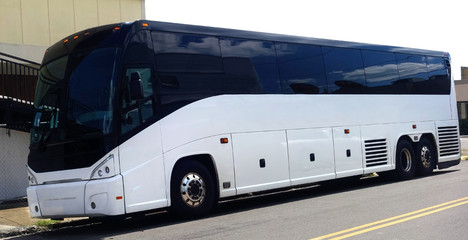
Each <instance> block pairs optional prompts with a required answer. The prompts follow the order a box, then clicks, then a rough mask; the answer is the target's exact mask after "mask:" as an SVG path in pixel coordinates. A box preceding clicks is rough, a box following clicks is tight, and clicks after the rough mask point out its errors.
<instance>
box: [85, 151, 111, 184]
mask: <svg viewBox="0 0 468 240" xmlns="http://www.w3.org/2000/svg"><path fill="white" fill-rule="evenodd" d="M114 175H115V170H114V154H111V155H109V157H107V158H106V160H104V161H103V162H102V163H100V164H99V165H98V166H97V167H96V168H95V169H94V170H93V172H92V173H91V177H90V178H91V179H99V178H108V177H112V176H114Z"/></svg>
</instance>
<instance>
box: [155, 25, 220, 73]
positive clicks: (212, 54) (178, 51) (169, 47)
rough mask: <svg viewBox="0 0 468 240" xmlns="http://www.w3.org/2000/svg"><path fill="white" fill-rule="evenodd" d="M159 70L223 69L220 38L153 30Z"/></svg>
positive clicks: (208, 71) (199, 70)
mask: <svg viewBox="0 0 468 240" xmlns="http://www.w3.org/2000/svg"><path fill="white" fill-rule="evenodd" d="M152 37H153V45H154V52H155V54H156V68H157V69H158V72H180V73H212V72H218V73H219V72H221V71H222V61H221V59H220V56H221V53H220V50H219V43H218V38H216V37H211V36H203V35H191V34H177V33H163V32H152Z"/></svg>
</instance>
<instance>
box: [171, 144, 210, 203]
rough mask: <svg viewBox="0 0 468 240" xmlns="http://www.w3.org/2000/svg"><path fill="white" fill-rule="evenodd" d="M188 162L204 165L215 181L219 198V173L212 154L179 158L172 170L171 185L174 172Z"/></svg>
mask: <svg viewBox="0 0 468 240" xmlns="http://www.w3.org/2000/svg"><path fill="white" fill-rule="evenodd" d="M187 161H196V162H198V163H200V164H202V165H204V166H205V167H206V168H207V169H208V171H209V173H210V174H211V176H212V177H213V181H214V183H215V190H216V193H215V195H216V196H217V197H218V198H219V177H218V171H217V170H216V164H215V161H214V159H213V157H212V156H211V155H210V154H206V153H205V154H195V155H189V156H185V157H182V158H179V159H178V160H177V161H176V162H175V164H174V167H173V168H172V171H171V178H170V179H171V181H170V183H171V184H172V178H173V176H174V171H175V170H176V169H177V168H179V167H180V166H181V165H182V164H184V163H185V162H187ZM170 188H172V185H170Z"/></svg>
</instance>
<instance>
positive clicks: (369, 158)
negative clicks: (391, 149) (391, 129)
mask: <svg viewBox="0 0 468 240" xmlns="http://www.w3.org/2000/svg"><path fill="white" fill-rule="evenodd" d="M364 145H365V150H366V167H375V166H380V165H386V164H387V162H388V148H387V139H384V138H383V139H374V140H366V141H364Z"/></svg>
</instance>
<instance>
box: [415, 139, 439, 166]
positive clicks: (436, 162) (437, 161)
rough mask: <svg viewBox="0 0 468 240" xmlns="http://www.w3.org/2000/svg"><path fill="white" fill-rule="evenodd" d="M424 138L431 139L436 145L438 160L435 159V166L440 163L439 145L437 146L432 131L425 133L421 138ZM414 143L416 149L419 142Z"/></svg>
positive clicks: (434, 145) (433, 144)
mask: <svg viewBox="0 0 468 240" xmlns="http://www.w3.org/2000/svg"><path fill="white" fill-rule="evenodd" d="M423 138H425V139H427V140H429V141H430V142H431V143H432V146H433V147H434V149H435V153H436V154H435V158H436V159H435V160H436V161H435V165H434V166H437V164H438V163H439V146H437V142H436V138H435V136H434V134H432V133H424V134H423V135H422V136H421V139H423ZM413 145H414V146H413V147H414V149H416V145H417V143H413Z"/></svg>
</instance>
